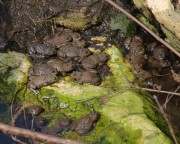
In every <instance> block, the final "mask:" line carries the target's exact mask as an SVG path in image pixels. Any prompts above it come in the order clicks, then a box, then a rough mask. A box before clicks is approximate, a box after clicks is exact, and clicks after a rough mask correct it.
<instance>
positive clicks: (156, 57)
mask: <svg viewBox="0 0 180 144" xmlns="http://www.w3.org/2000/svg"><path fill="white" fill-rule="evenodd" d="M147 51H148V52H149V54H150V57H149V59H148V66H149V67H152V68H157V69H159V70H160V69H162V68H164V67H168V66H169V62H168V60H167V59H166V56H167V49H166V48H165V47H164V46H163V45H160V44H159V43H157V42H154V43H151V44H149V45H148V46H147Z"/></svg>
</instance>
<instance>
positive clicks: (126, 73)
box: [6, 46, 172, 144]
mask: <svg viewBox="0 0 180 144" xmlns="http://www.w3.org/2000/svg"><path fill="white" fill-rule="evenodd" d="M105 52H106V53H108V54H109V55H110V56H111V58H110V60H109V61H108V65H109V66H110V70H111V72H112V73H113V75H111V76H107V77H106V78H105V79H104V81H103V82H102V84H101V85H100V86H94V85H89V84H83V85H81V84H78V83H77V82H75V81H73V80H72V79H71V78H70V77H68V76H67V77H61V78H60V79H59V81H58V82H57V83H54V84H52V85H50V86H46V87H43V88H41V89H40V90H39V92H40V93H39V94H38V95H36V94H34V93H33V92H30V91H29V90H27V91H26V93H25V97H23V101H24V103H25V105H30V104H33V103H34V104H37V103H39V102H40V104H41V105H42V106H43V107H44V108H45V112H44V113H43V114H42V115H43V116H44V117H47V118H48V120H49V121H50V123H49V124H50V125H52V124H53V123H54V122H55V121H56V120H57V119H59V118H60V117H61V116H62V115H66V116H67V117H70V118H71V119H73V120H75V119H78V118H80V117H82V116H84V115H86V114H88V113H89V112H90V111H92V110H96V111H98V112H100V113H101V117H100V120H99V121H98V123H97V125H96V127H95V128H94V129H93V131H92V132H91V133H90V134H89V135H87V136H79V135H78V134H77V133H76V132H74V131H65V132H63V133H61V134H60V135H61V136H63V137H65V138H70V139H76V140H79V141H83V142H85V143H96V144H98V143H101V144H109V143H122V144H123V143H124V144H125V143H128V144H130V143H132V144H134V143H139V144H140V143H145V144H154V143H163V144H171V143H172V141H171V139H170V138H169V137H168V136H167V135H166V134H164V133H163V132H162V131H161V130H160V129H159V128H158V127H157V126H156V125H155V123H154V122H153V121H152V120H151V119H149V117H151V118H152V119H153V117H155V118H154V119H156V120H157V121H156V122H157V123H158V122H159V123H161V124H163V126H164V129H167V128H166V125H165V124H164V122H163V119H162V118H161V116H160V115H158V116H157V115H156V114H157V113H156V112H155V110H154V109H152V107H151V105H153V102H152V101H151V99H148V98H147V101H148V102H147V101H145V100H144V99H146V97H147V95H146V94H144V93H140V92H138V91H136V90H133V89H132V88H131V86H130V84H129V81H134V74H133V72H132V69H131V67H130V65H129V64H128V62H127V61H125V60H124V58H123V55H122V53H121V52H120V51H119V49H118V48H117V47H115V46H112V47H109V48H107V49H106V50H105ZM8 54H9V53H7V55H8ZM10 54H11V53H10ZM16 54H17V56H18V59H19V57H20V56H21V55H23V54H18V53H16ZM13 57H15V56H14V55H13ZM9 58H10V59H11V57H9ZM24 58H25V59H23V61H21V62H20V65H19V64H18V61H17V60H13V61H14V62H15V63H16V62H17V63H16V64H14V65H16V66H17V67H21V68H22V66H21V65H26V66H27V67H30V66H31V65H30V62H29V61H27V58H26V57H25V56H24ZM23 63H25V64H23ZM27 67H26V68H25V70H24V73H23V74H24V76H22V77H23V78H22V80H23V79H27V72H28V69H27ZM18 74H19V73H18ZM9 76H11V75H9ZM6 79H8V76H7V78H6ZM127 79H128V80H127ZM13 81H14V83H17V84H18V82H17V81H16V80H13ZM21 82H22V81H21ZM23 93H24V91H23V92H20V93H19V97H22V95H23ZM145 95H146V96H145ZM147 113H148V114H149V115H148V116H147ZM157 117H158V119H157ZM157 123H156V124H157ZM50 125H49V126H50Z"/></svg>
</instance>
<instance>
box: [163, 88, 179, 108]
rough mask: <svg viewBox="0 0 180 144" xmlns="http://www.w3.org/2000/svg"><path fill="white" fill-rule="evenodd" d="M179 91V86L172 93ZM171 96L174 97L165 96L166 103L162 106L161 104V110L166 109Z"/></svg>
mask: <svg viewBox="0 0 180 144" xmlns="http://www.w3.org/2000/svg"><path fill="white" fill-rule="evenodd" d="M179 89H180V85H179V86H178V87H177V88H176V89H175V91H174V92H177V91H178V90H179ZM173 96H174V95H173V94H169V95H168V96H167V98H166V101H165V102H164V104H163V106H162V107H163V108H165V109H166V105H167V103H168V102H169V101H170V99H171V98H172V97H173Z"/></svg>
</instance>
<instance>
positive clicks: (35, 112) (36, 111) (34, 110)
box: [26, 104, 44, 116]
mask: <svg viewBox="0 0 180 144" xmlns="http://www.w3.org/2000/svg"><path fill="white" fill-rule="evenodd" d="M26 110H27V112H28V113H29V114H31V115H32V116H39V115H40V114H41V113H42V112H44V108H43V107H42V106H40V105H37V104H33V105H30V106H28V107H26Z"/></svg>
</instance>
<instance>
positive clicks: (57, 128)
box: [42, 118, 72, 135]
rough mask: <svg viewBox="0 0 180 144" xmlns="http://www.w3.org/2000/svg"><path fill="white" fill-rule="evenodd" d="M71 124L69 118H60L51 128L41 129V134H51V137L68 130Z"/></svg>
mask: <svg viewBox="0 0 180 144" xmlns="http://www.w3.org/2000/svg"><path fill="white" fill-rule="evenodd" d="M71 123H72V120H71V119H69V118H60V119H58V120H56V121H55V123H54V124H53V125H51V127H47V126H45V127H42V132H43V133H47V134H51V135H57V134H58V133H60V132H62V131H64V130H68V129H69V128H70V125H71Z"/></svg>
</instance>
